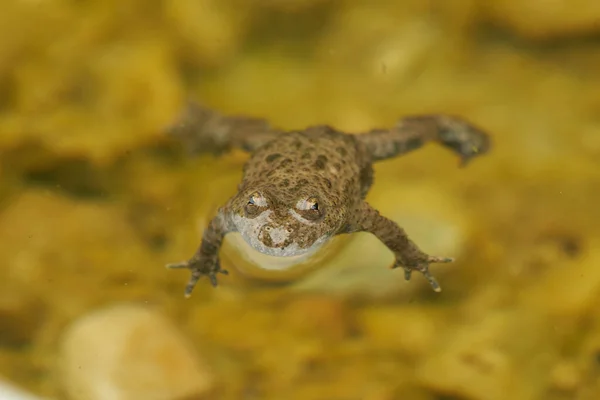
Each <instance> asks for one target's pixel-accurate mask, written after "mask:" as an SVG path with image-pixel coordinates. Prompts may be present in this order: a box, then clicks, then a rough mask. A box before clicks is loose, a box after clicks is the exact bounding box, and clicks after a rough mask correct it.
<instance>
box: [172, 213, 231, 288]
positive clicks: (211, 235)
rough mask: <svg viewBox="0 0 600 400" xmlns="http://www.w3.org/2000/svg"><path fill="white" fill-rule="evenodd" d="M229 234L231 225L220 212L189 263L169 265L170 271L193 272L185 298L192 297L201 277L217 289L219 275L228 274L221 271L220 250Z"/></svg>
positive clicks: (206, 231)
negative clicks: (207, 279)
mask: <svg viewBox="0 0 600 400" xmlns="http://www.w3.org/2000/svg"><path fill="white" fill-rule="evenodd" d="M228 232H230V228H229V224H228V223H227V221H226V218H225V217H224V215H223V213H222V212H221V211H219V213H218V214H217V216H216V217H214V218H213V219H212V221H211V222H210V224H209V225H208V228H207V229H206V230H205V231H204V235H203V237H202V242H201V243H200V246H199V247H198V249H197V250H196V253H195V254H194V255H193V256H192V258H190V259H189V260H188V261H183V262H179V263H173V264H168V265H167V268H170V269H182V268H185V269H189V270H190V271H191V273H192V276H191V277H190V280H189V281H188V284H187V286H186V288H185V297H187V298H189V297H190V296H191V295H192V291H193V290H194V287H195V286H196V283H198V281H199V280H200V278H201V277H203V276H207V277H208V278H209V280H210V283H211V284H212V286H213V287H216V286H217V273H221V274H224V275H227V274H228V272H227V270H224V269H221V263H220V261H219V250H220V249H221V244H222V243H223V238H224V237H225V235H226V234H227V233H228Z"/></svg>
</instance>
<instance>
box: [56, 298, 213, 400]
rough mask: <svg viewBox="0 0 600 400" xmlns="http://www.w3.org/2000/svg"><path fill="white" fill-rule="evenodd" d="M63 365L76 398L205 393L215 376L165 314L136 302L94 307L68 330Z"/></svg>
mask: <svg viewBox="0 0 600 400" xmlns="http://www.w3.org/2000/svg"><path fill="white" fill-rule="evenodd" d="M60 351H61V358H60V365H59V369H60V371H61V382H62V386H63V387H64V390H65V392H66V393H67V394H68V395H69V397H70V398H71V399H73V400H139V399H148V400H152V399H156V400H168V399H173V400H175V399H182V398H194V399H199V398H204V397H203V396H205V395H207V394H208V393H210V391H211V389H212V387H213V376H212V373H211V372H210V370H209V369H207V367H206V366H205V365H204V363H203V362H202V361H201V360H200V359H199V358H198V357H197V355H196V354H195V352H194V348H193V346H192V345H191V343H189V342H188V341H187V340H186V339H185V338H184V337H183V336H182V335H181V334H180V333H179V332H178V331H177V330H176V328H175V327H174V326H173V325H172V324H171V323H170V322H169V321H168V320H166V319H165V318H164V317H163V316H162V315H160V314H159V313H156V312H154V311H152V310H149V309H145V308H143V307H138V306H135V305H118V306H113V307H110V308H106V309H103V310H98V311H94V312H92V313H90V314H88V315H85V316H83V317H81V318H80V319H79V320H77V321H75V322H74V323H73V324H72V325H71V326H70V327H68V329H67V330H66V331H65V332H64V337H63V339H62V343H61V350H60Z"/></svg>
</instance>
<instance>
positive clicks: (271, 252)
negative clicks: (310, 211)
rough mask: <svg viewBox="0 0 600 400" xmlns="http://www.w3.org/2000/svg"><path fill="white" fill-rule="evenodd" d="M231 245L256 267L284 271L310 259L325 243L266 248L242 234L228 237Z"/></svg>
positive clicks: (324, 239)
mask: <svg viewBox="0 0 600 400" xmlns="http://www.w3.org/2000/svg"><path fill="white" fill-rule="evenodd" d="M230 240H231V243H232V244H233V245H234V246H235V247H236V248H237V249H238V251H239V253H240V254H241V255H242V256H243V257H244V258H245V259H247V260H248V261H250V262H251V263H252V264H253V265H255V266H256V267H258V268H260V269H262V270H268V271H285V270H289V269H292V268H294V267H296V266H298V265H300V264H304V263H305V262H307V261H308V260H309V259H311V258H312V257H313V256H314V255H315V253H317V251H318V250H319V249H320V248H321V247H322V246H323V244H324V243H325V242H326V241H327V239H326V238H321V239H319V240H317V241H316V242H315V243H313V245H312V246H310V247H308V248H301V247H300V246H298V244H297V243H292V244H290V245H289V246H285V247H268V246H266V245H265V244H264V243H262V242H261V241H259V240H258V239H257V238H256V237H254V236H250V237H248V236H246V235H243V234H233V235H230Z"/></svg>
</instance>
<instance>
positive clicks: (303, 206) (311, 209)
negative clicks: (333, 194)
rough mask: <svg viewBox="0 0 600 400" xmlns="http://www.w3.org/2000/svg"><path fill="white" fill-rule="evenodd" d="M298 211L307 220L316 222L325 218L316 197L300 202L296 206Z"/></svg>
mask: <svg viewBox="0 0 600 400" xmlns="http://www.w3.org/2000/svg"><path fill="white" fill-rule="evenodd" d="M296 209H297V210H298V213H299V214H300V215H301V216H302V217H304V218H306V219H310V220H316V219H319V218H321V217H322V216H323V207H322V206H321V205H320V204H319V201H318V200H317V199H316V198H314V197H309V198H308V199H304V200H300V201H299V202H298V204H296Z"/></svg>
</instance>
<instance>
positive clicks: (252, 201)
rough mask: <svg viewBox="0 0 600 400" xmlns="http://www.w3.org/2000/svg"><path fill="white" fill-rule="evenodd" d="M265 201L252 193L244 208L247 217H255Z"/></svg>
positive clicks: (265, 203)
mask: <svg viewBox="0 0 600 400" xmlns="http://www.w3.org/2000/svg"><path fill="white" fill-rule="evenodd" d="M266 205H267V201H266V200H265V198H264V197H262V196H261V195H260V194H259V193H254V194H252V195H251V196H250V197H249V198H248V203H246V206H245V207H244V209H245V211H246V215H247V216H256V215H258V214H259V213H260V211H261V210H260V209H261V207H265V206H266Z"/></svg>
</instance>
